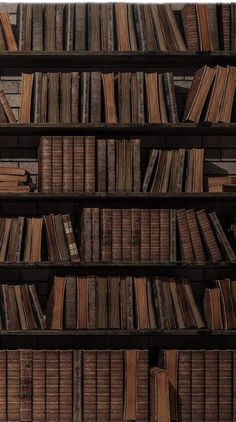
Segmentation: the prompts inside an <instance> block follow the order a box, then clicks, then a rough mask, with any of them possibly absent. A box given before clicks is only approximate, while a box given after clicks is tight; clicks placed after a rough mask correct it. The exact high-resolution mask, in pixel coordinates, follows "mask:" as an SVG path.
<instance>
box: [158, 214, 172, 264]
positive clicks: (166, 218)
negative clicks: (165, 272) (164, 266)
mask: <svg viewBox="0 0 236 422" xmlns="http://www.w3.org/2000/svg"><path fill="white" fill-rule="evenodd" d="M169 260H170V211H169V210H168V209H161V210H160V261H169Z"/></svg>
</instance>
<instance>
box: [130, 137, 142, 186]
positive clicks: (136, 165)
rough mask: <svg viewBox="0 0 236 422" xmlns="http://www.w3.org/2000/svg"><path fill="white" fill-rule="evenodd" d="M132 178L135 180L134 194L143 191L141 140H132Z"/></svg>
mask: <svg viewBox="0 0 236 422" xmlns="http://www.w3.org/2000/svg"><path fill="white" fill-rule="evenodd" d="M131 145H132V163H133V169H132V172H133V174H132V178H133V189H132V190H133V192H140V191H141V141H140V139H133V140H132V144H131Z"/></svg>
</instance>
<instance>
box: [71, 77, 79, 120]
mask: <svg viewBox="0 0 236 422" xmlns="http://www.w3.org/2000/svg"><path fill="white" fill-rule="evenodd" d="M79 79H80V74H79V73H78V72H71V123H78V121H79V113H80V110H79Z"/></svg>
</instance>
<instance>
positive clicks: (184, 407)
mask: <svg viewBox="0 0 236 422" xmlns="http://www.w3.org/2000/svg"><path fill="white" fill-rule="evenodd" d="M178 358H179V359H178V394H179V398H180V400H178V414H179V418H181V419H182V420H183V421H188V420H191V418H192V411H191V351H189V350H185V351H181V352H179V356H178Z"/></svg>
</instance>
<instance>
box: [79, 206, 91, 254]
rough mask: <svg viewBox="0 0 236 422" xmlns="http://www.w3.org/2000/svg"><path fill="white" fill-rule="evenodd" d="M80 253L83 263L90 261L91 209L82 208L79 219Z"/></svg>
mask: <svg viewBox="0 0 236 422" xmlns="http://www.w3.org/2000/svg"><path fill="white" fill-rule="evenodd" d="M81 252H82V255H83V259H84V261H85V262H86V261H88V262H89V261H92V209H91V208H84V209H83V214H82V218H81Z"/></svg>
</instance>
